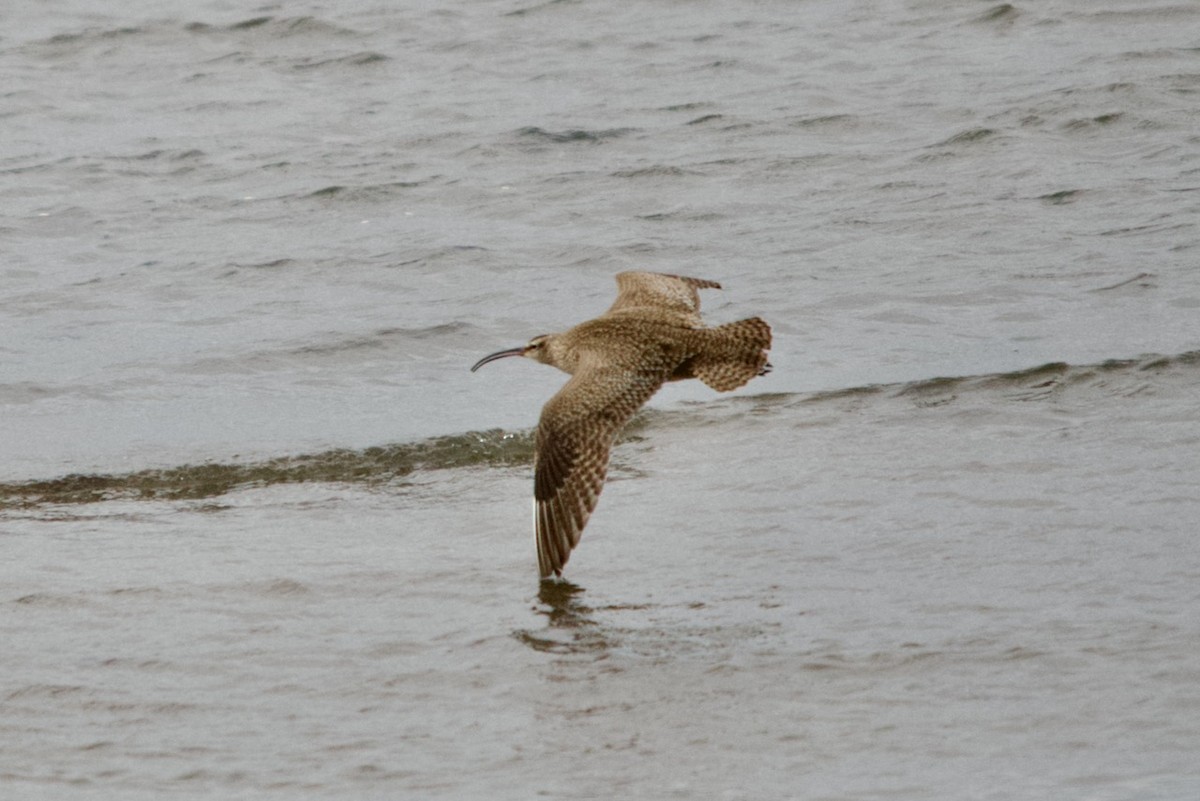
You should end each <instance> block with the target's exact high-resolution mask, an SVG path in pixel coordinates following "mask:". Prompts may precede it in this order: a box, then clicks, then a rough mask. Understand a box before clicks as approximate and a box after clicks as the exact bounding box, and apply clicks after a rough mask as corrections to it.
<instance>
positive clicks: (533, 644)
mask: <svg viewBox="0 0 1200 801" xmlns="http://www.w3.org/2000/svg"><path fill="white" fill-rule="evenodd" d="M583 592H584V589H583V587H580V586H579V585H578V584H573V583H571V582H569V581H565V580H563V579H558V580H554V579H546V580H543V581H542V582H541V587H540V588H539V589H538V602H539V603H538V605H537V606H536V607H534V609H535V611H536V612H537V613H538V614H539V615H545V616H546V621H547V627H546V628H545V629H543V630H541V631H536V632H535V631H530V630H528V629H521V630H518V631H515V632H513V636H514V637H516V638H517V639H518V640H520V641H521V642H523V643H525V644H526V645H528V646H529V647H530V648H533V649H534V650H535V651H547V652H551V653H560V654H574V653H584V652H594V651H606V650H608V648H609V647H610V646H611V642H610V640H609V638H608V636H607V635H606V634H605V633H604V632H603V630H602V629H601V628H600V626H599V625H598V624H597V623H596V621H595V620H593V619H592V618H591V614H592V608H591V607H589V606H587V605H586V604H584V603H582V602H581V600H580V596H581V595H583Z"/></svg>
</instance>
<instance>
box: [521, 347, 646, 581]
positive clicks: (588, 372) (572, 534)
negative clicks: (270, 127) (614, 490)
mask: <svg viewBox="0 0 1200 801" xmlns="http://www.w3.org/2000/svg"><path fill="white" fill-rule="evenodd" d="M668 372H669V368H668V367H667V366H666V365H662V366H658V365H653V366H649V367H646V368H643V369H639V370H629V369H623V368H614V367H606V366H594V367H591V368H588V369H584V370H580V371H578V372H576V373H575V375H573V376H572V377H571V380H570V381H568V382H567V383H566V384H565V385H564V386H563V388H562V389H561V390H559V391H558V394H556V395H555V396H554V397H553V398H551V399H550V400H549V401H548V402H547V403H546V405H545V407H543V409H542V417H541V420H540V421H539V423H538V430H537V455H536V458H535V462H534V470H533V498H534V531H535V533H536V535H537V552H538V569H539V571H540V572H541V575H542V577H543V578H545V577H547V576H550V575H552V574H553V575H561V574H562V569H563V565H565V564H566V563H567V559H569V558H570V556H571V550H572V549H573V548H574V547H575V546H576V545H578V544H579V538H580V536H581V535H582V534H583V527H584V526H585V525H587V521H588V517H590V516H591V514H592V510H593V509H595V508H596V501H597V500H599V498H600V491H601V490H602V489H603V488H604V477H605V475H606V474H607V472H608V454H609V450H610V449H611V448H612V443H613V440H614V439H615V438H616V436H617V433H618V432H619V431H620V430H621V429H622V428H623V427H624V426H625V423H626V422H628V420H629V418H630V417H632V416H633V413H634V412H636V411H637V410H638V409H639V408H640V407H641V405H642V404H643V403H645V402H646V401H647V400H649V399H650V396H651V395H653V394H654V393H655V392H656V391H658V388H659V387H660V386H662V384H663V382H664V381H665V380H666V377H667V373H668Z"/></svg>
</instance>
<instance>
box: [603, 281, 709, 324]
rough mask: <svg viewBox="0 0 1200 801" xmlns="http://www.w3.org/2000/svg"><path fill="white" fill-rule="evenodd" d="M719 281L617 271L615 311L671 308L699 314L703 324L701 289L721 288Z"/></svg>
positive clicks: (612, 309) (698, 319) (613, 310)
mask: <svg viewBox="0 0 1200 801" xmlns="http://www.w3.org/2000/svg"><path fill="white" fill-rule="evenodd" d="M720 288H721V285H720V284H718V283H717V282H716V281H705V280H704V279H702V278H687V277H686V276H682V275H667V274H665V273H639V272H625V273H617V300H616V302H614V303H613V305H612V306H611V307H609V309H608V313H609V314H611V313H613V312H616V311H621V310H623V309H630V308H638V307H641V308H644V307H654V308H659V309H670V310H672V311H676V312H681V313H683V314H686V315H689V316H691V317H694V318H695V322H696V324H697V325H700V324H701V323H700V293H699V292H697V291H696V290H697V289H720Z"/></svg>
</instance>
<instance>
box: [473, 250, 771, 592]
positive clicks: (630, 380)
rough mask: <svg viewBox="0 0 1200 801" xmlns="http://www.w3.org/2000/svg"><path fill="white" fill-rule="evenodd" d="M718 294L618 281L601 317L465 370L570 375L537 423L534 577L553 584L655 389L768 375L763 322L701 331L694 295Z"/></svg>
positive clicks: (635, 277) (657, 280) (629, 275)
mask: <svg viewBox="0 0 1200 801" xmlns="http://www.w3.org/2000/svg"><path fill="white" fill-rule="evenodd" d="M720 288H721V285H720V284H718V283H717V282H715V281H704V280H701V279H699V278H685V277H683V276H679V275H664V274H662V273H643V272H626V273H620V274H618V275H617V289H618V290H619V291H618V293H617V300H616V302H615V303H613V305H612V307H611V308H609V310H608V311H606V312H605V313H604V314H602V315H600V316H599V317H597V318H596V319H594V320H588V321H587V322H586V323H580V324H579V325H577V326H575V327H574V328H572V329H570V330H569V331H564V332H563V333H561V334H542V335H541V336H536V337H534V338H533V339H531V340H529V344H528V345H525V346H523V347H519V348H510V349H508V350H502V351H497V352H496V353H492V354H490V355H488V356H484V357H483V358H482V359H480V360H479V361H478V362H476V363H475V366H474V367H472V368H471V372H475V371H476V370H478V369H479V368H480V367H482V366H483V365H485V364H487V363H488V362H490V361H494V360H496V359H502V358H504V357H506V356H525V357H527V358H530V359H533V360H534V361H539V362H541V363H542V364H549V365H551V366H554V367H557V368H558V369H560V370H562V371H564V372H567V373H570V375H571V379H570V380H569V381H567V383H566V384H565V385H564V386H563V388H562V389H560V390H559V391H558V394H556V395H555V396H554V397H553V398H551V399H550V400H549V402H547V403H546V405H545V406H544V407H543V408H542V417H541V420H540V421H539V422H538V429H537V447H536V455H535V457H534V469H533V474H534V475H533V497H534V530H535V532H536V534H537V553H538V569H539V570H540V572H541V576H542V578H547V577H549V576H551V575H554V576H561V575H562V569H563V565H565V564H566V563H567V559H568V558H570V556H571V549H572V548H574V547H575V546H576V545H578V544H579V537H580V535H581V534H582V533H583V527H584V525H586V524H587V520H588V517H589V516H590V515H591V513H592V510H593V509H595V508H596V501H597V499H599V497H600V490H601V489H602V488H603V487H604V476H605V473H606V472H607V470H608V452H609V449H610V448H611V447H612V444H613V440H615V439H616V436H617V433H618V432H620V430H621V429H622V428H623V427H624V425H625V423H626V422H628V421H629V418H630V417H632V416H633V413H634V412H636V411H637V410H638V409H639V408H640V407H641V405H642V404H643V403H645V402H646V401H647V400H649V399H650V396H651V395H653V394H654V393H655V392H657V391H658V388H659V387H661V386H662V385H663V383H664V382H666V381H679V380H681V379H684V378H699V379H700V380H701V381H703V382H704V383H705V384H708V385H709V386H710V387H712V388H713V389H715V390H718V391H720V392H727V391H729V390H731V389H737V388H738V387H740V386H742V385H743V384H745V383H746V382H747V381H749V380H750V379H751V378H754V377H755V376H757V375H765V374H766V373H768V372H770V370H771V365H770V364H769V363H768V362H767V349H768V348H770V347H771V327H770V326H769V325H767V323H766V322H765V321H763V320H761V319H759V318H758V317H751V318H749V319H746V320H739V321H737V322H736V323H728V324H727V325H720V326H717V327H715V328H707V327H705V325H704V322H703V320H701V319H700V294H699V293H698V292H697V291H696V290H697V289H720Z"/></svg>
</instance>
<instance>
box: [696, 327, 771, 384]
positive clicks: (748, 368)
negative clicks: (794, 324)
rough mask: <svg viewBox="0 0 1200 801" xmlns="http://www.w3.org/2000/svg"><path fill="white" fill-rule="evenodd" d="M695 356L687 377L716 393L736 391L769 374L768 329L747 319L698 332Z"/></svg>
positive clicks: (769, 333) (769, 340)
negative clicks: (691, 376)
mask: <svg viewBox="0 0 1200 801" xmlns="http://www.w3.org/2000/svg"><path fill="white" fill-rule="evenodd" d="M702 337H703V339H702V340H701V347H700V349H699V352H698V353H697V354H696V355H695V356H694V357H693V358H692V360H691V363H690V364H689V365H688V366H689V368H690V369H689V372H690V373H691V375H693V376H695V377H696V378H699V379H700V380H701V381H703V382H704V383H705V384H708V385H709V386H710V387H712V388H713V389H715V390H717V391H718V392H728V391H729V390H731V389H737V388H738V387H740V386H742V385H743V384H745V383H746V382H747V381H749V380H750V379H751V378H754V377H755V376H758V375H766V374H767V373H769V372H770V371H771V365H770V363H769V362H768V361H767V350H768V349H769V348H770V347H771V326H769V325H767V323H766V321H765V320H762V319H760V318H758V317H751V318H749V319H746V320H738V321H737V322H736V323H727V324H725V325H719V326H717V327H716V328H708V329H705V330H704V331H703V332H702Z"/></svg>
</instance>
